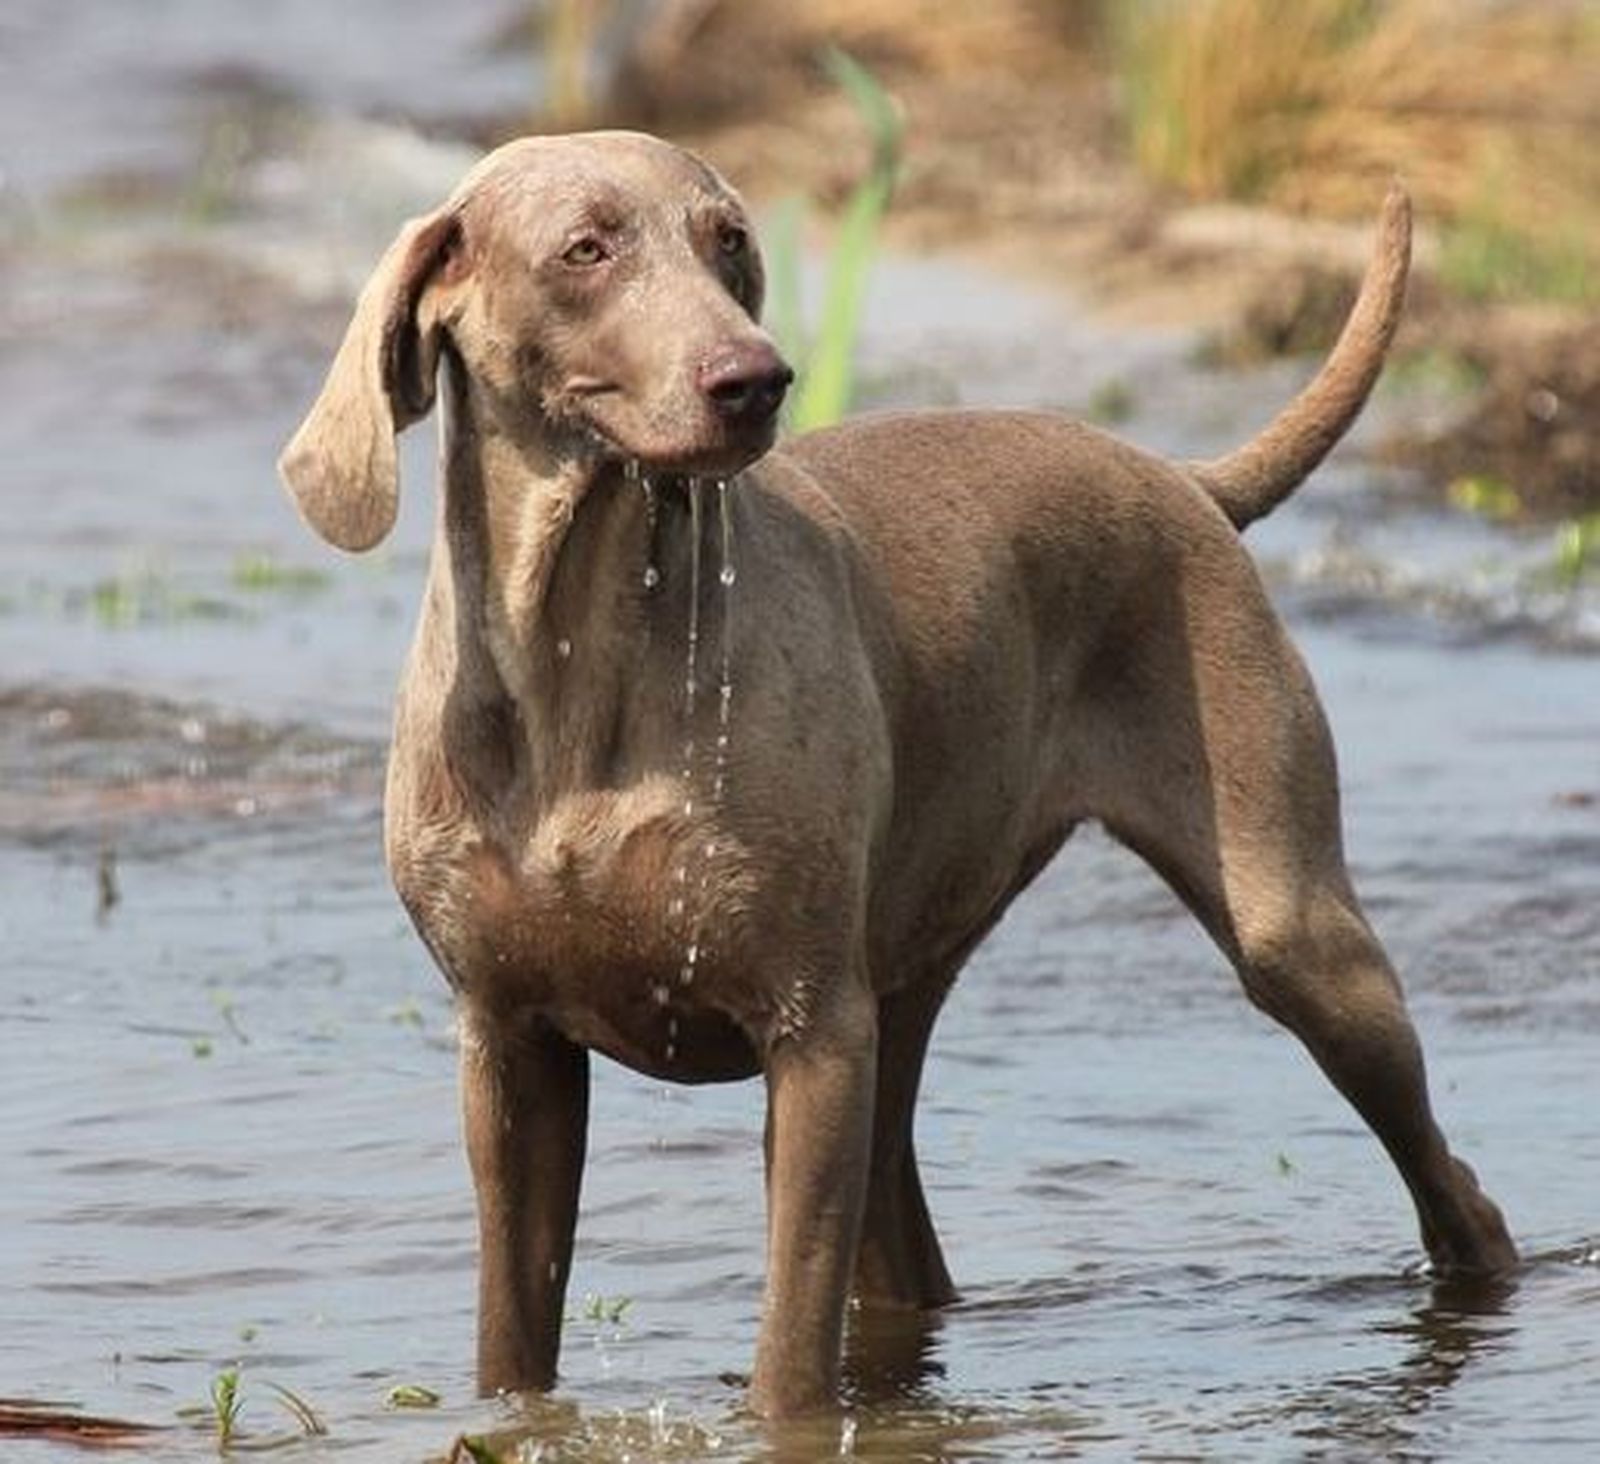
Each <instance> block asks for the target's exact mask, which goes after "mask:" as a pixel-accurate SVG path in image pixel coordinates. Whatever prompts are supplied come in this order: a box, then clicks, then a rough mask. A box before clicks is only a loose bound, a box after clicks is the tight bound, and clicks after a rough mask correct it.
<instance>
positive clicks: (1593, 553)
mask: <svg viewBox="0 0 1600 1464" xmlns="http://www.w3.org/2000/svg"><path fill="white" fill-rule="evenodd" d="M1553 569H1554V574H1555V578H1556V582H1557V583H1558V584H1560V585H1562V586H1563V587H1565V588H1567V589H1574V588H1576V587H1577V586H1578V585H1579V584H1580V583H1581V582H1582V581H1584V580H1585V579H1587V578H1589V576H1591V575H1600V512H1595V513H1586V514H1581V515H1579V516H1578V517H1577V518H1571V519H1568V520H1567V521H1566V522H1565V523H1563V524H1562V525H1561V526H1560V528H1558V529H1557V530H1556V549H1555V563H1554V566H1553Z"/></svg>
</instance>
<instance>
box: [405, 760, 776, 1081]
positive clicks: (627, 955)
mask: <svg viewBox="0 0 1600 1464" xmlns="http://www.w3.org/2000/svg"><path fill="white" fill-rule="evenodd" d="M406 843H407V847H405V848H403V849H399V850H391V855H392V863H393V865H394V871H393V872H394V875H395V880H396V884H397V886H398V887H399V889H400V893H401V896H402V898H403V899H404V900H405V903H406V905H407V908H408V909H409V910H410V911H411V913H412V916H413V918H414V919H415V920H416V921H417V924H418V927H419V928H420V930H421V932H422V934H423V937H424V939H425V940H426V941H427V943H428V945H429V947H430V949H431V950H432V951H433V953H434V955H435V957H436V958H437V959H438V961H439V962H440V964H441V966H442V967H443V968H444V970H445V973H446V975H447V977H448V978H449V979H450V981H451V983H452V984H453V985H454V986H455V987H456V988H457V989H458V990H459V991H460V992H461V993H462V994H463V995H464V996H465V997H466V998H467V999H469V1000H472V1001H474V1002H475V1003H477V1004H478V1005H479V1006H480V1007H486V1008H488V1009H490V1010H493V1009H495V1008H502V1007H503V1008H504V1009H506V1010H513V1009H521V1010H526V1009H529V1008H531V1009H533V1010H534V1011H536V1012H537V1013H538V1014H539V1015H540V1016H541V1017H543V1018H544V1019H545V1020H548V1021H549V1022H550V1023H551V1024H552V1025H554V1026H555V1027H556V1028H557V1029H558V1030H560V1031H562V1032H563V1033H564V1034H565V1035H566V1036H568V1037H569V1038H571V1039H572V1040H573V1041H576V1042H579V1043H581V1044H583V1045H584V1046H587V1047H592V1048H595V1049H597V1050H599V1051H602V1052H605V1053H606V1054H608V1055H609V1056H611V1057H614V1058H616V1059H617V1060H618V1061H620V1062H623V1063H625V1064H626V1065H628V1066H629V1067H633V1068H635V1069H638V1070H640V1071H643V1072H648V1073H652V1074H656V1075H659V1076H662V1077H669V1078H676V1079H680V1080H684V1081H710V1080H716V1079H719V1078H728V1077H739V1076H744V1075H746V1074H748V1073H751V1072H753V1071H755V1070H756V1067H757V1065H758V1064H757V1060H756V1056H755V1052H754V1049H753V1046H752V1039H751V1036H750V1034H751V1033H752V1032H754V1031H757V1030H759V1029H761V1028H763V1027H764V1026H766V1025H767V1023H768V1020H769V1013H768V1011H767V1010H766V1009H767V1007H768V1006H769V1005H770V997H769V996H764V995H762V994H761V993H759V992H758V991H757V989H756V988H755V987H754V986H753V985H752V984H751V978H750V968H751V963H750V962H749V961H747V960H745V959H743V958H742V957H741V951H743V950H744V949H746V948H747V946H748V940H747V930H748V925H749V921H750V918H751V910H752V906H753V904H754V898H753V897H754V888H753V880H752V877H751V875H750V873H749V870H750V861H749V860H748V859H747V858H746V856H745V851H744V849H743V846H742V845H741V843H740V841H739V840H738V839H737V838H736V837H735V836H734V835H733V834H732V833H731V832H730V831H729V830H727V829H726V828H725V827H722V826H721V825H720V824H719V823H718V822H717V821H716V820H714V819H713V818H711V817H710V816H708V815H707V814H703V813H702V814H686V813H685V811H684V809H683V807H682V800H681V796H680V795H679V794H678V793H677V791H676V790H675V789H673V788H672V787H671V785H670V781H669V780H660V781H659V782H658V783H652V784H646V785H642V786H640V787H636V788H634V789H630V790H628V791H626V792H607V793H598V792H586V793H582V794H572V795H567V796H565V797H563V798H560V799H557V800H556V801H555V802H554V803H553V804H552V805H551V806H550V807H549V808H548V809H547V810H545V811H544V812H543V813H542V815H541V816H540V817H539V818H538V819H537V820H536V821H534V822H533V824H532V826H531V828H530V829H529V830H528V831H527V832H526V833H524V834H522V835H521V836H519V837H514V838H513V837H507V836H506V835H505V834H503V833H502V834H499V835H498V836H496V835H494V834H492V833H491V832H490V831H488V830H486V829H484V828H482V827H475V826H470V825H467V824H462V823H458V824H456V825H454V826H453V827H451V828H450V829H448V830H443V829H441V830H436V831H435V832H434V835H433V837H431V838H430V837H429V836H428V835H427V834H426V833H423V834H421V836H420V837H419V836H415V835H414V836H413V837H412V838H410V839H409V840H407V841H406Z"/></svg>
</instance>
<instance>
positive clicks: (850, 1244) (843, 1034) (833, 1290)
mask: <svg viewBox="0 0 1600 1464" xmlns="http://www.w3.org/2000/svg"><path fill="white" fill-rule="evenodd" d="M876 1056H877V1011H876V1006H875V1004H874V1002H873V1000H872V997H871V994H870V993H869V992H868V991H867V990H866V988H865V984H864V983H858V982H856V981H851V982H850V983H849V989H848V990H841V991H838V992H834V993H832V994H831V996H830V999H829V1000H827V1001H826V1002H824V1003H823V1004H822V1005H821V1007H820V1009H818V1010H815V1011H813V1012H812V1013H811V1015H810V1017H809V1019H808V1020H807V1022H806V1023H805V1024H804V1026H803V1028H802V1030H801V1031H799V1032H797V1033H793V1034H789V1035H785V1036H784V1037H783V1038H781V1039H780V1040H779V1041H778V1042H777V1043H776V1044H775V1045H774V1046H773V1048H772V1050H771V1052H770V1053H769V1055H768V1059H767V1067H766V1078H767V1290H766V1298H765V1300H764V1302H763V1305H762V1318H761V1340H760V1342H759V1344H758V1345H757V1348H756V1366H755V1374H754V1376H753V1377H752V1379H751V1382H750V1404H751V1407H752V1408H754V1409H755V1410H756V1412H758V1413H762V1414H765V1415H767V1416H769V1417H786V1416H791V1415H794V1414H797V1413H804V1412H807V1411H809V1410H812V1409H818V1408H827V1407H832V1406H833V1405H834V1404H835V1402H836V1401H837V1398H838V1389H839V1354H840V1349H841V1344H842V1341H843V1333H844V1312H845V1298H846V1295H847V1292H848V1289H849V1285H850V1277H851V1273H852V1271H853V1270H854V1267H855V1254H856V1245H857V1242H858V1240H859V1238H860V1233H861V1214H862V1208H863V1204H864V1201H865V1196H866V1181H867V1166H868V1163H869V1161H870V1157H871V1149H872V1104H873V1087H874V1073H875V1067H876Z"/></svg>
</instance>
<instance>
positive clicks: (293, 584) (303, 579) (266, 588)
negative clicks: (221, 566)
mask: <svg viewBox="0 0 1600 1464" xmlns="http://www.w3.org/2000/svg"><path fill="white" fill-rule="evenodd" d="M331 582H332V577H331V576H330V575H329V574H328V573H327V572H326V571H325V570H321V569H313V568H311V567H310V566H308V565H304V564H285V563H284V562H283V561H282V560H281V559H278V558H276V557H275V556H274V555H271V554H266V553H257V552H245V553H241V554H238V555H237V556H235V558H234V561H233V584H234V587H235V588H236V589H240V590H251V591H254V592H258V593H269V592H273V593H285V594H299V595H303V594H309V593H311V592H313V591H316V590H323V589H326V588H327V587H328V585H329V584H330V583H331Z"/></svg>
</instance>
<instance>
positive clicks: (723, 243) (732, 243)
mask: <svg viewBox="0 0 1600 1464" xmlns="http://www.w3.org/2000/svg"><path fill="white" fill-rule="evenodd" d="M749 242H750V236H749V235H748V234H747V233H746V232H745V231H744V230H743V229H741V228H740V227H739V226H738V225H737V224H724V225H723V226H722V227H721V228H720V229H718V230H717V248H718V249H720V250H721V251H722V252H723V253H724V254H743V253H744V251H745V246H746V245H747V244H748V243H749Z"/></svg>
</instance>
